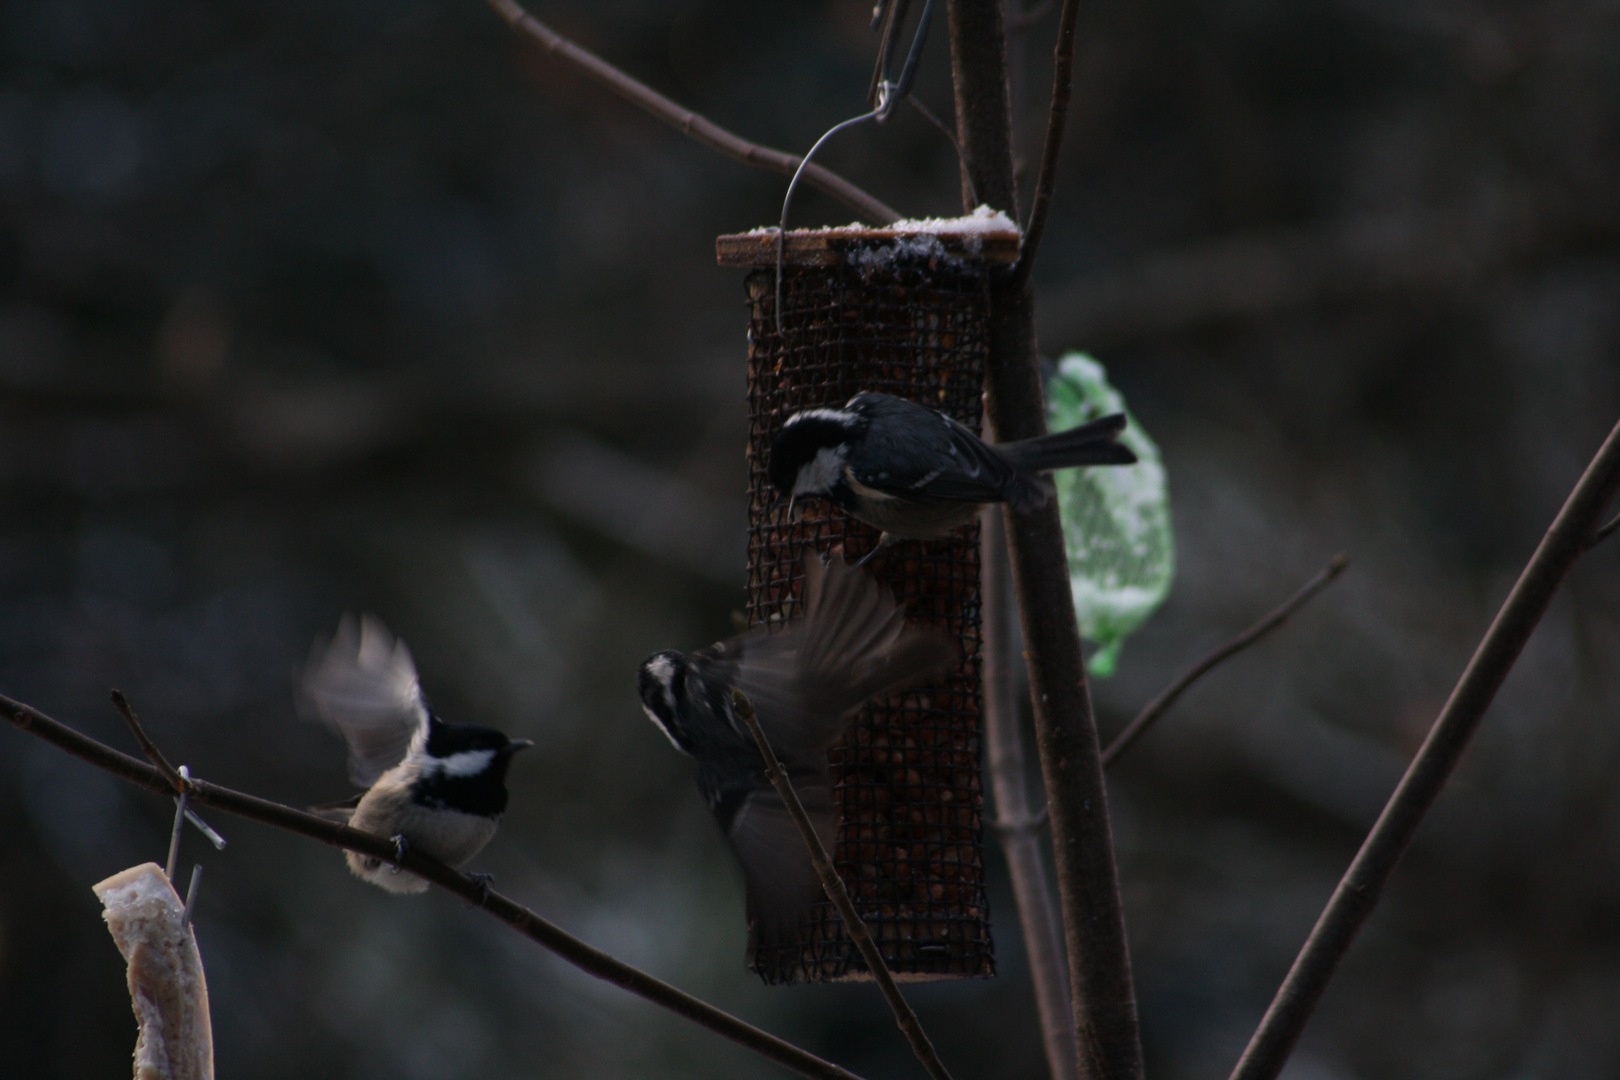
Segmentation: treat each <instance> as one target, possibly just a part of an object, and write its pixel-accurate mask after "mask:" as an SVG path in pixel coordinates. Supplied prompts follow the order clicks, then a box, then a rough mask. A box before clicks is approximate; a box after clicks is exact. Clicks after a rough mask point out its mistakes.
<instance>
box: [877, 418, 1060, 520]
mask: <svg viewBox="0 0 1620 1080" xmlns="http://www.w3.org/2000/svg"><path fill="white" fill-rule="evenodd" d="M849 407H850V408H852V409H858V410H859V411H860V412H861V413H863V414H864V415H866V416H868V417H869V419H870V423H869V424H868V426H867V431H866V439H865V444H864V445H863V446H862V448H861V451H860V453H859V454H858V455H857V457H856V458H855V460H853V461H851V462H850V469H851V471H852V472H853V474H854V477H855V479H856V480H857V481H859V482H860V483H861V484H862V485H864V486H866V487H869V488H874V489H876V490H877V491H881V492H883V493H884V494H886V495H896V496H900V497H902V498H906V497H909V498H913V499H917V498H932V499H949V500H951V501H953V502H975V503H985V502H1001V501H1003V500H1006V499H1009V498H1012V497H1013V496H1014V495H1015V494H1020V493H1021V492H1022V489H1023V487H1024V486H1025V485H1027V484H1028V483H1030V478H1028V477H1026V476H1025V475H1024V474H1023V472H1021V471H1020V470H1019V468H1018V467H1017V466H1016V465H1014V464H1013V463H1012V462H1011V461H1009V460H1007V458H1006V457H1005V456H1004V455H1003V454H1002V453H1001V452H1000V451H998V450H996V449H995V448H994V447H992V446H988V445H986V444H985V443H984V441H983V440H981V439H980V438H979V437H978V436H977V435H975V434H973V432H971V431H969V430H968V429H967V428H966V427H963V426H962V425H961V424H959V423H957V422H956V421H955V420H952V419H951V418H950V417H948V416H946V415H945V414H943V413H940V412H936V411H934V410H933V409H930V408H928V407H926V406H923V405H918V404H916V403H915V402H911V401H906V400H904V399H902V398H896V397H891V396H889V395H887V394H870V393H869V394H858V395H856V396H855V398H854V399H852V400H851V401H850V403H849Z"/></svg>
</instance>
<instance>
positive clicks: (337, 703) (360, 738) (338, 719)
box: [301, 615, 428, 787]
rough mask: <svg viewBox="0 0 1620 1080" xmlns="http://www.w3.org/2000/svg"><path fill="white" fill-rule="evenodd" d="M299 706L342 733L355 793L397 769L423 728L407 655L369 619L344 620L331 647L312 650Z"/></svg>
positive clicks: (423, 706) (422, 705)
mask: <svg viewBox="0 0 1620 1080" xmlns="http://www.w3.org/2000/svg"><path fill="white" fill-rule="evenodd" d="M301 704H302V706H303V709H304V711H305V712H306V714H309V713H313V714H314V715H315V716H317V717H319V718H320V719H321V720H324V721H325V722H326V723H328V724H330V725H331V726H332V727H334V728H336V729H337V730H338V732H339V733H341V734H342V736H343V738H344V741H345V742H347V743H348V744H349V779H350V780H352V781H354V782H355V783H356V784H358V785H359V786H361V787H370V786H371V785H372V784H373V783H375V782H376V780H377V778H378V777H379V776H381V775H382V774H383V773H385V772H387V771H388V770H389V769H391V768H393V767H394V766H395V765H398V764H399V763H400V761H401V760H403V759H404V757H405V753H406V751H407V750H409V749H410V745H411V740H412V739H413V738H415V737H416V735H417V733H418V732H420V731H423V730H425V729H426V727H427V722H428V709H427V702H426V701H424V700H423V698H422V690H421V687H420V686H419V685H418V684H417V680H416V665H415V664H414V663H413V662H412V661H411V651H410V650H409V649H407V648H406V647H405V643H404V642H403V641H399V640H397V639H395V638H394V636H393V635H392V634H390V633H389V632H388V628H387V627H385V626H384V625H383V624H382V623H381V622H380V621H378V620H377V619H376V618H374V617H373V616H370V615H363V616H361V617H360V619H359V620H358V621H357V620H355V619H354V618H353V617H352V616H349V615H345V616H344V617H343V621H342V622H340V623H339V624H338V631H337V636H336V637H334V638H333V639H332V640H331V642H330V643H327V644H325V645H324V646H323V645H322V644H321V643H319V642H317V643H316V646H315V649H314V651H313V652H312V654H311V656H310V660H309V665H308V667H306V668H305V670H304V681H303V687H302V695H301Z"/></svg>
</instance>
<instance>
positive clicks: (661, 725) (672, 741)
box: [641, 705, 686, 754]
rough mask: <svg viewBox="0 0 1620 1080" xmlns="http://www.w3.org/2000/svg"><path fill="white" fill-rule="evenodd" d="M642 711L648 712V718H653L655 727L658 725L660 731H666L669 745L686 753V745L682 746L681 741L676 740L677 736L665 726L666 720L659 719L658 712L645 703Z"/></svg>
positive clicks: (665, 734) (665, 735) (665, 736)
mask: <svg viewBox="0 0 1620 1080" xmlns="http://www.w3.org/2000/svg"><path fill="white" fill-rule="evenodd" d="M641 711H642V712H644V713H646V714H647V719H649V720H651V721H652V722H653V726H654V727H656V728H657V729H658V730H659V731H662V732H663V733H664V738H666V739H668V740H669V745H671V746H673V747H674V748H675V749H677V750H679V751H680V752H681V753H683V754H684V753H686V747H684V746H682V745H681V744H680V743H678V742H676V741H675V736H674V735H672V734H670V730H669V728H667V727H665V726H664V722H663V721H662V720H660V719H658V714H657V713H655V712H653V711H652V710H651V709H649V708H647V706H645V705H643V706H642V707H641Z"/></svg>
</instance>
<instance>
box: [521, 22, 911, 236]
mask: <svg viewBox="0 0 1620 1080" xmlns="http://www.w3.org/2000/svg"><path fill="white" fill-rule="evenodd" d="M489 6H490V7H492V8H494V9H495V11H496V12H497V13H498V14H499V15H500V16H501V18H503V19H505V20H506V21H507V22H508V23H510V24H511V26H512V27H513V29H516V30H521V31H522V32H523V33H525V34H527V35H528V36H529V37H531V38H533V39H534V40H535V41H537V42H538V43H539V44H540V45H541V46H542V47H543V48H545V50H546V51H547V52H548V53H550V54H551V55H552V56H554V57H556V58H557V59H559V60H562V61H564V62H565V63H568V64H570V65H572V66H573V67H574V68H575V69H577V70H578V71H580V72H582V73H584V74H585V75H588V76H590V77H591V78H592V79H595V80H596V81H597V82H598V83H600V84H602V85H603V86H605V87H607V88H608V89H609V90H612V91H613V92H614V93H615V94H618V95H619V96H620V97H622V98H624V99H625V100H626V101H629V102H630V103H631V104H632V105H637V106H640V107H641V108H642V109H644V110H645V111H647V112H649V113H651V114H652V115H653V116H656V117H657V118H658V119H660V120H662V121H664V123H666V124H669V125H670V126H671V127H675V128H678V129H680V131H681V132H683V133H684V134H686V135H688V136H690V137H691V138H693V139H696V140H697V141H698V142H700V143H702V144H703V145H704V146H707V147H708V148H709V149H711V150H718V151H720V153H722V154H725V155H726V156H727V157H731V158H735V159H737V160H738V161H741V162H743V163H744V164H745V165H753V166H756V167H758V168H761V169H770V170H771V171H772V172H779V173H781V174H782V175H784V176H792V175H793V173H794V171H795V170H797V169H798V168H799V165H800V163H801V161H802V160H803V159H802V158H798V157H795V156H794V155H792V154H788V153H784V152H783V151H781V150H773V149H772V148H770V147H768V146H761V145H759V144H758V143H755V142H749V141H748V140H747V139H745V138H743V137H742V136H741V135H737V134H735V133H733V132H730V131H727V130H726V129H725V128H723V127H721V126H720V125H718V124H716V123H714V122H713V121H712V120H709V119H707V118H706V117H703V116H699V115H698V114H697V113H695V112H693V111H692V110H691V109H688V108H686V107H684V106H682V105H678V104H676V103H675V102H673V101H671V100H670V99H669V98H667V97H665V96H664V95H663V94H660V93H659V92H658V91H656V90H654V89H653V88H652V87H650V86H648V85H647V84H646V83H643V82H638V81H637V80H635V79H633V78H631V77H630V76H629V75H626V74H625V73H624V72H622V71H620V70H619V69H618V68H616V67H614V66H613V65H612V64H610V63H608V62H607V61H606V60H603V59H602V58H601V57H600V56H597V55H596V54H595V53H593V52H590V51H588V50H586V49H582V48H580V47H579V46H578V45H576V44H574V43H573V42H572V41H569V40H568V39H567V38H565V37H563V36H562V35H561V34H559V33H557V32H556V31H555V30H553V29H551V27H549V26H547V25H546V24H545V23H542V22H540V21H539V20H538V19H536V18H535V17H534V16H533V15H530V14H529V13H528V12H527V11H525V10H524V9H523V8H522V7H521V6H520V5H519V4H518V3H517V2H516V0H489ZM804 179H805V182H806V183H809V184H812V185H814V186H816V187H818V188H820V189H821V190H822V191H824V192H826V193H827V194H828V195H831V196H832V197H833V198H835V199H837V200H838V201H839V202H841V203H843V204H844V205H845V206H848V207H850V208H851V209H853V210H854V211H855V212H856V213H858V214H860V215H861V216H862V217H865V218H867V219H869V220H871V221H873V222H875V223H877V224H879V225H887V224H889V223H890V222H891V221H899V220H900V215H899V214H898V213H896V212H895V211H894V210H893V209H891V208H890V207H888V206H886V205H884V203H883V202H881V201H880V200H878V199H877V198H875V197H873V196H872V195H869V194H868V193H867V192H865V191H862V190H861V189H860V188H858V187H856V186H855V185H854V184H852V183H850V182H849V181H848V180H845V179H844V178H843V177H842V176H839V175H838V174H837V173H835V172H833V171H832V170H830V169H826V168H823V167H822V166H820V165H816V164H811V165H810V166H809V167H808V168H806V169H805V171H804Z"/></svg>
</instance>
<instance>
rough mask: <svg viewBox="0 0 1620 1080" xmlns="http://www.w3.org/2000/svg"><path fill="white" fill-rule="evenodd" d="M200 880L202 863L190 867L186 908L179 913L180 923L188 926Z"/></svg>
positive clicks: (195, 907) (195, 905)
mask: <svg viewBox="0 0 1620 1080" xmlns="http://www.w3.org/2000/svg"><path fill="white" fill-rule="evenodd" d="M201 881H202V863H195V864H193V865H192V867H191V884H190V885H188V886H186V908H185V910H184V911H182V912H181V913H180V925H181V926H190V925H191V915H192V912H194V911H196V910H197V886H198V884H199V883H201Z"/></svg>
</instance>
